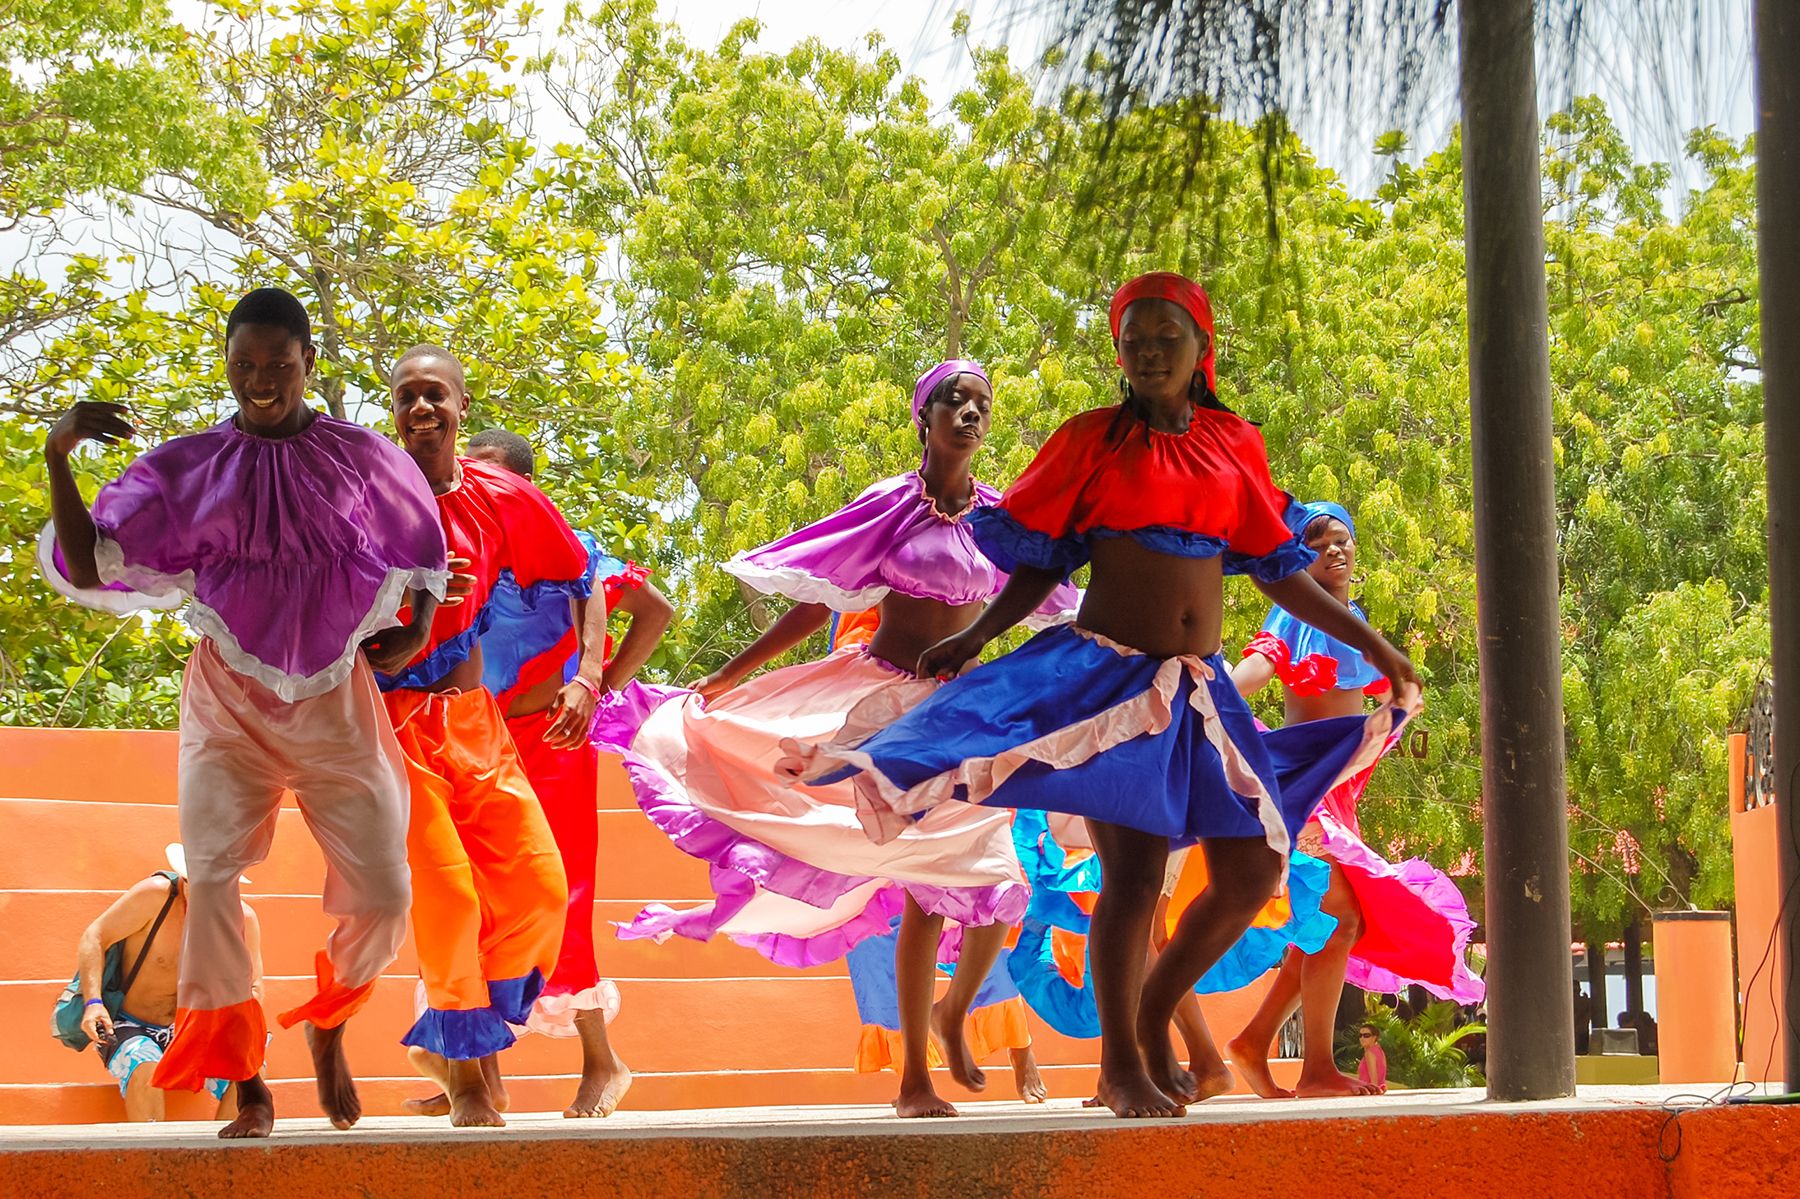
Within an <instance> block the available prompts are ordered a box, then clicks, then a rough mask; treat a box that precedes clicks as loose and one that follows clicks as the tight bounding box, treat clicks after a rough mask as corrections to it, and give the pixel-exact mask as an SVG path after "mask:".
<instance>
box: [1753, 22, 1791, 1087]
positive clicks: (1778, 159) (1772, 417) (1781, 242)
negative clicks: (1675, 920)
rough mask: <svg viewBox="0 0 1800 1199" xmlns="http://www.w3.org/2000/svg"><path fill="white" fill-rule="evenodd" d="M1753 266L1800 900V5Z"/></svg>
mask: <svg viewBox="0 0 1800 1199" xmlns="http://www.w3.org/2000/svg"><path fill="white" fill-rule="evenodd" d="M1756 108H1757V119H1756V207H1757V213H1756V229H1757V244H1756V262H1757V273H1758V275H1759V277H1760V279H1761V287H1760V291H1761V294H1762V381H1763V436H1764V438H1765V439H1766V452H1767V456H1768V468H1767V469H1768V472H1769V615H1770V623H1771V624H1772V625H1773V626H1774V642H1775V644H1774V675H1775V721H1774V723H1775V746H1774V754H1773V757H1774V763H1775V771H1776V774H1775V822H1776V824H1775V827H1776V829H1777V835H1778V836H1779V837H1780V840H1781V848H1780V862H1781V871H1780V876H1779V877H1780V880H1781V894H1782V895H1783V896H1784V897H1787V899H1788V900H1790V901H1791V900H1792V899H1793V897H1794V896H1796V895H1797V894H1800V787H1797V786H1796V785H1795V783H1796V779H1800V347H1796V346H1795V344H1794V342H1793V341H1792V340H1791V339H1792V338H1793V337H1794V336H1795V333H1796V330H1800V5H1795V4H1794V3H1793V2H1792V0H1757V5H1756ZM1780 917H1781V930H1780V943H1781V965H1782V978H1781V989H1782V990H1781V993H1782V995H1783V1004H1784V1009H1785V1011H1786V1013H1787V1015H1786V1020H1785V1022H1784V1028H1785V1032H1784V1034H1783V1041H1784V1045H1783V1060H1784V1061H1785V1063H1786V1071H1785V1072H1786V1076H1787V1089H1788V1090H1790V1091H1797V1090H1800V914H1797V913H1796V912H1795V910H1794V904H1793V902H1784V903H1783V904H1782V905H1781V909H1780Z"/></svg>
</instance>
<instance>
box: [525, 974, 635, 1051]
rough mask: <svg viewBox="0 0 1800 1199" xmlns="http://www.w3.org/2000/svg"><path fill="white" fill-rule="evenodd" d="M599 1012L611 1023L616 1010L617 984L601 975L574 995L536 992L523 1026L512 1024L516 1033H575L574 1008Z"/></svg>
mask: <svg viewBox="0 0 1800 1199" xmlns="http://www.w3.org/2000/svg"><path fill="white" fill-rule="evenodd" d="M595 1011H597V1012H601V1013H603V1014H604V1017H605V1020H606V1022H607V1023H608V1024H611V1023H612V1022H613V1020H614V1019H615V1018H616V1017H617V1016H618V1014H619V986H618V984H617V983H615V982H613V981H612V980H611V979H609V978H603V979H601V980H600V981H599V982H598V983H597V984H595V985H594V986H591V987H589V988H588V989H587V990H585V991H577V992H575V993H574V994H573V995H539V996H538V997H537V1002H536V1003H534V1004H532V1005H531V1015H530V1016H528V1017H526V1019H525V1026H524V1027H523V1028H521V1027H520V1026H518V1025H517V1024H515V1025H513V1026H512V1027H513V1031H514V1032H517V1033H532V1032H534V1033H537V1034H539V1035H540V1036H546V1037H578V1036H580V1035H581V1031H580V1030H579V1029H577V1028H576V1027H575V1014H576V1013H577V1012H595Z"/></svg>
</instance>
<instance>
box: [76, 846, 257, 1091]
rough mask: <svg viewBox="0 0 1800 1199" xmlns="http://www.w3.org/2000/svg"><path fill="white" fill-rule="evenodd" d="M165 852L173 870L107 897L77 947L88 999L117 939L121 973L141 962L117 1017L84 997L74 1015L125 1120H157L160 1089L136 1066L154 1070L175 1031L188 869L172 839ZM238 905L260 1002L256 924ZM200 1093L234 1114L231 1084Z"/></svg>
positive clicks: (213, 1084)
mask: <svg viewBox="0 0 1800 1199" xmlns="http://www.w3.org/2000/svg"><path fill="white" fill-rule="evenodd" d="M168 857H169V865H170V866H171V867H172V869H171V870H168V871H161V870H159V871H157V872H156V873H155V874H152V875H151V876H150V877H149V878H146V879H144V880H143V881H142V882H139V883H138V884H137V885H135V886H133V887H132V888H131V889H130V890H129V891H127V892H125V894H123V895H121V896H119V898H117V899H115V900H113V902H112V906H111V907H109V908H107V909H106V911H104V912H102V913H100V916H99V918H98V919H96V920H95V921H94V922H93V923H92V924H90V925H88V927H87V931H86V932H84V933H82V934H81V945H80V949H79V951H78V958H77V960H78V963H79V965H80V968H81V993H82V995H83V997H84V998H86V999H88V1000H98V999H99V998H100V988H101V976H102V974H103V973H104V971H105V968H106V951H107V949H108V948H110V947H111V946H113V945H117V944H119V943H120V942H123V943H124V952H125V970H126V971H127V972H129V971H130V969H131V966H132V963H134V962H136V961H137V960H138V957H139V955H140V954H141V955H142V956H143V963H144V964H143V966H142V967H140V968H139V970H138V973H137V977H136V978H134V979H132V980H131V985H130V986H129V987H127V988H126V990H125V998H124V1001H123V1002H122V1003H121V1004H120V1006H119V1011H118V1014H117V1015H113V1014H112V1013H109V1012H108V1011H107V1010H106V1005H105V1004H104V1003H99V1002H90V1003H89V1004H88V1006H87V1009H86V1011H84V1012H83V1013H82V1017H81V1027H82V1030H83V1031H84V1032H86V1033H87V1035H88V1038H89V1039H90V1040H91V1041H93V1042H94V1045H95V1047H96V1048H97V1049H98V1050H99V1052H100V1060H101V1061H102V1062H104V1063H105V1064H106V1068H107V1069H108V1070H109V1071H111V1072H112V1076H113V1077H114V1078H116V1079H118V1081H119V1094H121V1095H123V1096H124V1097H125V1118H126V1119H127V1120H161V1119H162V1118H163V1092H161V1091H159V1090H157V1089H156V1087H154V1086H152V1085H151V1077H152V1076H153V1075H154V1074H155V1073H156V1071H155V1070H154V1069H150V1070H144V1069H141V1067H143V1066H152V1067H154V1066H155V1065H156V1063H158V1062H160V1061H161V1060H162V1056H163V1050H165V1049H167V1048H168V1047H169V1039H170V1038H171V1037H172V1036H173V1035H174V1033H175V981H176V976H177V974H178V972H179V968H180V965H181V934H182V930H183V929H184V928H185V927H186V924H187V869H186V855H185V854H184V853H183V852H182V848H181V845H180V844H179V843H177V844H173V845H170V846H169V847H168ZM171 899H172V900H173V902H170V901H171ZM165 905H167V907H168V914H167V915H166V916H163V920H162V924H161V926H160V927H157V928H155V935H154V936H152V935H151V930H152V926H154V925H156V918H157V916H158V915H160V914H162V912H163V908H164V906H165ZM243 909H244V940H245V943H246V944H247V946H248V947H249V950H250V964H251V969H252V971H253V974H252V978H251V993H252V994H253V995H254V996H255V997H256V999H257V1001H258V1002H260V1001H261V1000H262V928H261V926H260V925H258V923H257V920H256V913H255V912H254V911H252V910H251V908H250V905H249V904H247V903H246V904H244V905H243ZM146 941H148V942H149V951H148V952H145V942H146ZM206 1090H207V1093H209V1094H210V1095H211V1096H212V1097H213V1098H214V1099H217V1100H218V1101H219V1118H220V1119H230V1118H232V1117H234V1116H235V1115H237V1094H236V1092H235V1089H234V1088H233V1087H232V1085H231V1084H230V1083H228V1082H225V1081H223V1080H222V1079H217V1078H209V1079H207V1080H206Z"/></svg>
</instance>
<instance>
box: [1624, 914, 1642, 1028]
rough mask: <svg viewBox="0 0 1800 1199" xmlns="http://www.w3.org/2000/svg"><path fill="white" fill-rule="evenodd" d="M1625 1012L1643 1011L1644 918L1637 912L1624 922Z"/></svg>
mask: <svg viewBox="0 0 1800 1199" xmlns="http://www.w3.org/2000/svg"><path fill="white" fill-rule="evenodd" d="M1625 1010H1626V1011H1628V1012H1632V1013H1634V1014H1635V1013H1637V1012H1641V1011H1643V1010H1644V918H1643V916H1641V915H1640V914H1638V913H1637V912H1633V913H1631V916H1630V918H1629V919H1627V920H1626V921H1625Z"/></svg>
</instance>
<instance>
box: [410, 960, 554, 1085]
mask: <svg viewBox="0 0 1800 1199" xmlns="http://www.w3.org/2000/svg"><path fill="white" fill-rule="evenodd" d="M487 987H488V1006H486V1007H478V1008H467V1009H462V1010H454V1011H447V1010H444V1009H442V1008H426V1009H425V1011H424V1013H423V1014H422V1015H421V1016H420V1017H419V1018H418V1020H416V1021H415V1022H414V1023H413V1026H412V1027H411V1028H410V1029H408V1030H407V1032H406V1035H405V1036H403V1037H401V1038H400V1043H401V1044H402V1045H412V1046H416V1047H418V1048H420V1049H426V1050H429V1051H431V1052H432V1053H435V1054H437V1055H438V1056H439V1057H445V1058H449V1059H451V1060H452V1061H459V1062H466V1061H470V1060H472V1059H474V1058H478V1057H486V1056H487V1055H488V1054H490V1053H499V1052H500V1051H501V1050H502V1049H507V1048H510V1047H511V1046H512V1043H513V1042H514V1041H515V1040H517V1039H518V1038H517V1037H515V1036H514V1034H513V1030H512V1028H511V1027H510V1026H511V1025H514V1024H517V1025H521V1026H522V1025H524V1023H525V1020H526V1017H528V1016H529V1015H530V1014H531V1005H532V1004H534V1003H536V1002H537V997H538V995H539V994H541V993H542V992H543V990H544V972H543V971H542V970H535V969H534V970H533V971H532V972H531V973H530V974H527V975H525V976H524V977H522V978H502V979H493V980H490V981H489V982H488V985H487Z"/></svg>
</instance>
